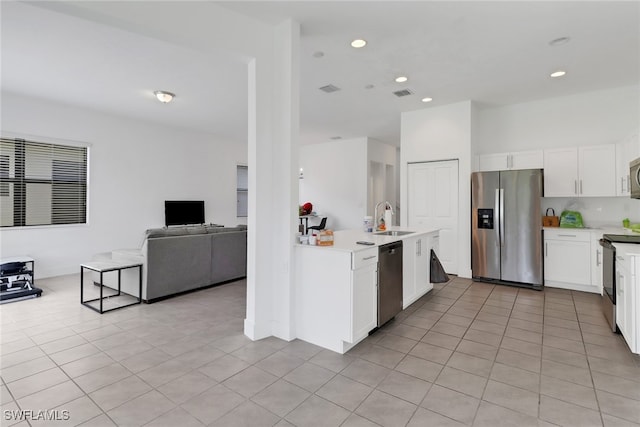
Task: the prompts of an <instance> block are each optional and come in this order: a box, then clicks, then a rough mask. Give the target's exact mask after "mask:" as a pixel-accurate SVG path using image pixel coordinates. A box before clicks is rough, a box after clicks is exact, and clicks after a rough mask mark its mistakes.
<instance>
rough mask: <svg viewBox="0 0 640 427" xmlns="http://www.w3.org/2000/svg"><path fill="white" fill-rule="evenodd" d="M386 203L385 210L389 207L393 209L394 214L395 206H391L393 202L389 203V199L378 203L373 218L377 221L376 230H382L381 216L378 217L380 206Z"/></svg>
mask: <svg viewBox="0 0 640 427" xmlns="http://www.w3.org/2000/svg"><path fill="white" fill-rule="evenodd" d="M383 203H384V208H385V210H387V209H391V213H392V214H393V207H392V206H391V203H389V202H388V201H386V200H385V201H384V202H380V203H378V204H377V205H376V208H375V209H374V210H373V215H374V217H373V220H374V221H375V222H376V231H377V230H380V218H378V207H379V206H380V205H381V204H383ZM387 226H388V227H390V226H391V224H388V225H387Z"/></svg>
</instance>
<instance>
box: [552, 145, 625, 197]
mask: <svg viewBox="0 0 640 427" xmlns="http://www.w3.org/2000/svg"><path fill="white" fill-rule="evenodd" d="M578 156H579V159H578V165H579V175H580V179H579V185H578V187H579V194H580V196H581V197H609V196H615V195H616V184H615V182H616V169H615V165H616V147H615V145H614V144H609V145H598V146H593V147H580V149H579V150H578ZM545 179H546V176H545ZM546 195H547V194H545V196H546Z"/></svg>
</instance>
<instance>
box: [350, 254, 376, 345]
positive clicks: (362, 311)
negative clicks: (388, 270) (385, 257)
mask: <svg viewBox="0 0 640 427" xmlns="http://www.w3.org/2000/svg"><path fill="white" fill-rule="evenodd" d="M375 251H376V252H375V254H371V255H369V256H372V257H373V256H375V259H376V261H375V262H373V263H368V264H366V265H364V266H361V267H359V268H357V269H356V270H351V285H350V289H351V316H350V318H351V326H350V327H349V329H348V331H347V333H348V337H347V338H348V339H347V341H349V342H356V341H357V340H359V339H361V338H363V337H366V336H367V335H368V334H369V332H370V331H371V330H372V329H374V328H375V327H376V326H377V324H378V262H377V259H378V253H377V248H376V249H375ZM371 259H373V258H371Z"/></svg>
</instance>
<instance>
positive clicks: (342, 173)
mask: <svg viewBox="0 0 640 427" xmlns="http://www.w3.org/2000/svg"><path fill="white" fill-rule="evenodd" d="M371 162H377V163H379V164H380V165H381V167H382V168H385V167H386V166H387V165H390V166H393V168H394V171H393V173H392V174H391V176H390V177H389V179H390V180H391V183H390V187H391V189H390V190H389V192H388V194H387V195H385V196H374V192H373V191H372V178H373V177H372V170H371ZM396 165H397V147H395V146H392V145H388V144H385V143H383V142H380V141H377V140H375V139H370V138H366V137H362V138H352V139H344V140H338V141H329V142H325V143H321V144H310V145H304V146H301V147H300V167H301V168H303V171H304V179H301V180H299V194H300V196H299V204H303V203H305V202H311V203H312V204H313V210H314V211H316V212H317V213H318V214H319V215H321V216H326V217H327V228H331V229H333V230H346V229H354V228H355V229H359V228H361V227H362V224H363V219H364V216H366V215H373V213H374V212H373V207H374V206H375V205H376V203H378V202H381V201H383V200H378V199H381V198H387V199H388V200H389V202H391V204H392V206H395V205H394V203H395V200H396V198H397V196H396V189H395V180H396V172H395V168H396ZM378 178H380V179H382V180H383V181H384V180H386V176H385V175H384V173H383V174H382V176H381V177H378ZM383 187H384V186H383ZM382 192H383V193H384V192H385V191H384V190H383V191H382ZM319 221H320V219H317V220H315V221H314V220H310V221H309V225H316V224H317V223H318V222H319Z"/></svg>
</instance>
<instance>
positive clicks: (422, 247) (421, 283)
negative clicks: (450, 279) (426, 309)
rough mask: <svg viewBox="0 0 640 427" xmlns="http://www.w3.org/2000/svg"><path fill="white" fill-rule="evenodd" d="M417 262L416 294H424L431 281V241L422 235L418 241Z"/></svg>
mask: <svg viewBox="0 0 640 427" xmlns="http://www.w3.org/2000/svg"><path fill="white" fill-rule="evenodd" d="M416 246H417V247H416V262H415V266H414V268H415V270H414V271H415V280H416V294H417V296H418V297H420V296H422V295H423V294H424V293H425V292H427V291H428V290H429V286H430V285H431V282H430V280H429V261H430V257H429V255H430V252H429V243H428V239H427V237H424V236H423V237H420V238H418V240H417V242H416Z"/></svg>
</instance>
